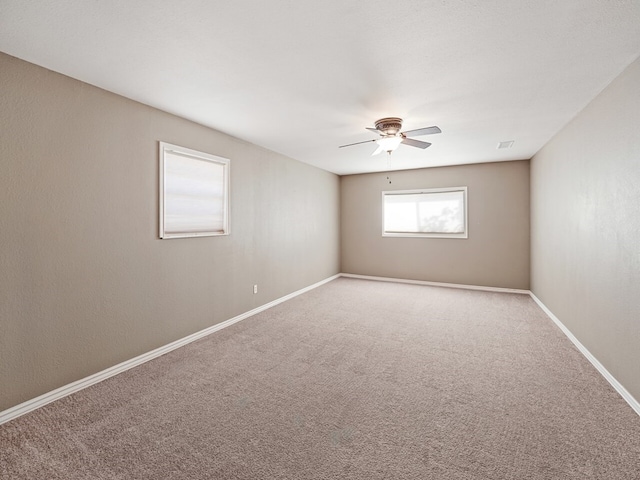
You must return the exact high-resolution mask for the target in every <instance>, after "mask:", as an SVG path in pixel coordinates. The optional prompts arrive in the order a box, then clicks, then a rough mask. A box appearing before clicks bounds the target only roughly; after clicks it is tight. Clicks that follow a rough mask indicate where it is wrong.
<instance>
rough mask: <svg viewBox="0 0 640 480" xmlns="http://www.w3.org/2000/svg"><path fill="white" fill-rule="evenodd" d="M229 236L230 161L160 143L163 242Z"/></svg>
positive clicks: (161, 229)
mask: <svg viewBox="0 0 640 480" xmlns="http://www.w3.org/2000/svg"><path fill="white" fill-rule="evenodd" d="M228 234H229V160H228V159H226V158H221V157H217V156H215V155H210V154H208V153H202V152H198V151H195V150H191V149H188V148H184V147H179V146H177V145H171V144H169V143H164V142H160V238H183V237H202V236H212V235H228Z"/></svg>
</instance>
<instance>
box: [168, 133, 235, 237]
mask: <svg viewBox="0 0 640 480" xmlns="http://www.w3.org/2000/svg"><path fill="white" fill-rule="evenodd" d="M158 144H159V145H158V151H159V155H158V156H159V166H160V175H159V177H160V178H159V181H160V189H159V207H160V208H159V217H160V222H159V236H160V238H161V239H171V238H193V237H218V236H224V235H229V234H230V225H229V197H230V193H229V169H230V160H229V159H228V158H223V157H219V156H217V155H212V154H209V153H205V152H199V151H197V150H193V149H190V148H186V147H181V146H179V145H174V144H171V143H167V142H158ZM165 153H173V154H174V155H180V156H182V157H186V158H192V159H193V160H195V161H206V162H211V163H215V164H218V165H222V167H223V174H222V191H223V194H222V198H223V205H222V230H221V231H220V230H207V229H203V230H200V231H194V232H178V233H168V232H166V231H165V215H164V214H165V204H166V199H165V194H166V190H165V177H166V166H167V161H166V160H165Z"/></svg>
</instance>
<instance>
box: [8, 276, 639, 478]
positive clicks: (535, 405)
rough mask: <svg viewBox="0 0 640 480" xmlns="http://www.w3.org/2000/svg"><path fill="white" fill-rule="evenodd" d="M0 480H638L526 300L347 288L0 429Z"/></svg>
mask: <svg viewBox="0 0 640 480" xmlns="http://www.w3.org/2000/svg"><path fill="white" fill-rule="evenodd" d="M0 478H2V479H12V480H14V479H46V480H53V479H64V480H73V479H123V480H124V479H127V480H130V479H358V480H360V479H362V480H365V479H366V480H370V479H491V480H496V479H518V480H523V479H590V478H597V479H611V480H624V479H636V480H637V479H639V478H640V417H638V416H637V415H636V414H635V413H634V412H633V410H632V409H631V408H630V407H629V406H628V405H627V404H626V403H625V402H624V400H622V399H621V398H620V397H619V396H618V394H617V393H616V392H615V391H614V390H613V389H612V388H611V387H610V386H609V384H608V383H607V382H606V381H605V380H604V379H603V378H602V377H601V376H600V375H599V374H598V373H597V372H596V370H595V369H594V368H593V367H592V366H591V365H590V364H589V363H588V362H587V360H586V359H585V358H584V357H583V356H582V355H581V354H580V353H579V352H578V351H577V350H576V349H575V348H574V347H573V345H572V344H571V343H570V342H569V341H568V340H567V339H566V338H565V337H564V336H563V334H562V333H561V332H560V331H559V330H558V329H557V327H555V325H554V324H553V323H552V322H551V320H549V319H548V318H547V317H546V316H545V315H544V313H543V312H542V311H541V310H540V309H539V308H538V307H537V306H536V305H535V303H534V302H533V301H532V300H531V299H530V298H529V297H528V296H525V295H517V294H502V293H487V292H478V291H467V290H454V289H447V288H436V287H426V286H418V285H406V284H394V283H383V282H371V281H364V280H355V279H347V278H341V279H338V280H335V281H333V282H331V283H328V284H326V285H324V286H322V287H320V288H317V289H315V290H313V291H311V292H309V293H306V294H304V295H301V296H299V297H296V298H294V299H292V300H290V301H288V302H286V303H283V304H280V305H278V306H276V307H274V308H272V309H270V310H267V311H265V312H263V313H260V314H258V315H256V316H254V317H251V318H249V319H247V320H244V321H242V322H240V323H238V324H235V325H233V326H231V327H229V328H226V329H224V330H222V331H219V332H217V333H214V334H213V335H211V336H209V337H207V338H205V339H202V340H200V341H197V342H195V343H192V344H190V345H188V346H186V347H183V348H181V349H178V350H175V351H173V352H172V353H169V354H167V355H165V356H163V357H160V358H158V359H156V360H153V361H151V362H149V363H146V364H144V365H142V366H140V367H137V368H135V369H132V370H129V371H127V372H125V373H123V374H121V375H118V376H116V377H113V378H111V379H109V380H106V381H104V382H102V383H99V384H97V385H94V386H92V387H90V388H88V389H85V390H83V391H81V392H79V393H76V394H74V395H72V396H69V397H66V398H65V399H63V400H60V401H58V402H55V403H53V404H50V405H48V406H46V407H44V408H42V409H40V410H37V411H35V412H32V413H31V414H27V415H25V416H23V417H20V418H18V419H16V420H14V421H12V422H9V423H7V424H5V425H2V426H0Z"/></svg>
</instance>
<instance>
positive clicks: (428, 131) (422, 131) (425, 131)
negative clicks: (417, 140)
mask: <svg viewBox="0 0 640 480" xmlns="http://www.w3.org/2000/svg"><path fill="white" fill-rule="evenodd" d="M434 133H442V130H440V129H439V128H438V127H436V126H433V127H425V128H418V129H416V130H409V131H406V132H402V134H403V135H404V136H405V137H419V136H420V135H433V134H434Z"/></svg>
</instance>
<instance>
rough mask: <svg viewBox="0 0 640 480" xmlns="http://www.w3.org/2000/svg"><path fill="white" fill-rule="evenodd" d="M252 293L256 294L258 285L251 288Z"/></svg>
mask: <svg viewBox="0 0 640 480" xmlns="http://www.w3.org/2000/svg"><path fill="white" fill-rule="evenodd" d="M253 293H258V285H254V286H253Z"/></svg>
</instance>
